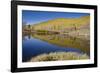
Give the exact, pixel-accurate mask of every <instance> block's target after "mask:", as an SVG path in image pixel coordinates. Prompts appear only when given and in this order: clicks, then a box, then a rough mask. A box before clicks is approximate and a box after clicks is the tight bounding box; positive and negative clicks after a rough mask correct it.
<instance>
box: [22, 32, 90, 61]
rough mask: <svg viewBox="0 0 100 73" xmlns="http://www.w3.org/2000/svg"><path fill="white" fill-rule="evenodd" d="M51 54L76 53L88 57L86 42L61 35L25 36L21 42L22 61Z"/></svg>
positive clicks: (88, 49)
mask: <svg viewBox="0 0 100 73" xmlns="http://www.w3.org/2000/svg"><path fill="white" fill-rule="evenodd" d="M51 52H77V53H81V54H84V53H86V54H87V55H88V56H89V55H90V44H89V41H88V40H84V39H80V38H76V37H71V36H69V35H62V34H53V35H49V34H32V33H31V34H25V35H23V40H22V61H23V62H27V61H28V60H30V59H31V58H32V57H35V56H38V55H40V54H44V53H46V54H48V53H51Z"/></svg>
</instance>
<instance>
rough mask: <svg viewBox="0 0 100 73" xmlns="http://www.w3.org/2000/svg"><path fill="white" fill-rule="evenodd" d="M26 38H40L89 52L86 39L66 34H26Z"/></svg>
mask: <svg viewBox="0 0 100 73" xmlns="http://www.w3.org/2000/svg"><path fill="white" fill-rule="evenodd" d="M27 36H28V39H30V38H31V37H33V38H37V39H40V40H42V41H45V42H48V43H50V44H54V45H58V46H61V47H66V48H68V47H70V48H78V49H80V50H82V51H83V52H85V53H87V54H89V53H90V44H89V41H88V40H84V39H79V38H77V37H72V36H69V35H66V34H51V35H46V34H27Z"/></svg>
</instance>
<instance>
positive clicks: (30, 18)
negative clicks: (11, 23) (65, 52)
mask: <svg viewBox="0 0 100 73" xmlns="http://www.w3.org/2000/svg"><path fill="white" fill-rule="evenodd" d="M86 15H89V13H75V12H50V11H49V12H48V11H31V10H23V11H22V22H26V23H27V25H29V24H30V25H31V24H37V23H40V22H44V21H48V20H53V19H56V18H78V17H81V16H86Z"/></svg>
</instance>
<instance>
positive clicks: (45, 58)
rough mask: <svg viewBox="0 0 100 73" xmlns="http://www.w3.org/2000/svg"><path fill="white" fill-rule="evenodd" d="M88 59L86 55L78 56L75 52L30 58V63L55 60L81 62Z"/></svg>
mask: <svg viewBox="0 0 100 73" xmlns="http://www.w3.org/2000/svg"><path fill="white" fill-rule="evenodd" d="M82 59H89V56H88V55H86V54H79V53H76V52H53V53H49V54H41V55H38V56H36V57H32V58H31V59H30V62H40V61H57V60H82Z"/></svg>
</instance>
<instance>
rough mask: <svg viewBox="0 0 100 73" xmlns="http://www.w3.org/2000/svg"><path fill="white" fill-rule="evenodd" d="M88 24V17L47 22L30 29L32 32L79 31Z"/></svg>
mask: <svg viewBox="0 0 100 73" xmlns="http://www.w3.org/2000/svg"><path fill="white" fill-rule="evenodd" d="M89 24H90V16H83V17H80V18H58V19H54V20H49V21H46V22H41V23H39V24H36V25H32V28H34V30H49V31H62V30H71V29H75V28H76V29H79V28H81V27H83V26H86V25H89Z"/></svg>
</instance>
